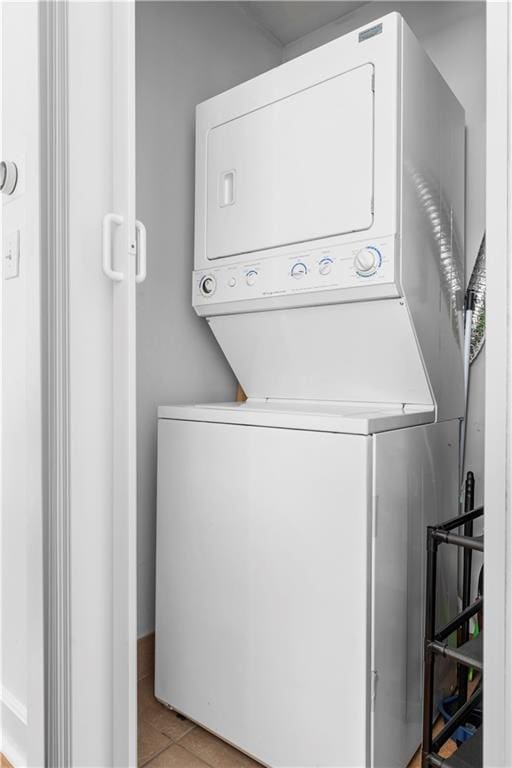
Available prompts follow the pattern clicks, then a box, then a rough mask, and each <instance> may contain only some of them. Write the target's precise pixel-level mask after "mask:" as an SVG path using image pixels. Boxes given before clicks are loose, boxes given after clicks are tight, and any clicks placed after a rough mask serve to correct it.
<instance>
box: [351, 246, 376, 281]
mask: <svg viewBox="0 0 512 768" xmlns="http://www.w3.org/2000/svg"><path fill="white" fill-rule="evenodd" d="M354 267H355V269H356V271H357V272H359V273H362V274H365V275H368V274H370V273H371V274H373V273H374V272H375V271H376V270H377V269H378V267H380V253H379V251H378V250H377V249H376V248H373V247H371V246H368V247H366V248H362V249H361V250H360V251H359V253H357V254H356V256H355V258H354Z"/></svg>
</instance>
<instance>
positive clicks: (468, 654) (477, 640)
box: [430, 633, 483, 671]
mask: <svg viewBox="0 0 512 768" xmlns="http://www.w3.org/2000/svg"><path fill="white" fill-rule="evenodd" d="M430 649H431V650H432V651H433V652H434V653H437V654H439V655H440V656H445V657H448V658H450V659H455V661H457V662H458V663H459V664H463V665H464V666H465V667H473V668H474V669H478V670H479V671H481V670H482V668H483V636H482V633H480V634H479V635H477V636H476V637H472V638H471V639H470V640H468V641H467V642H465V643H463V644H462V645H461V646H459V647H458V648H452V647H451V646H449V645H448V644H447V643H441V642H439V641H437V640H434V642H433V643H430Z"/></svg>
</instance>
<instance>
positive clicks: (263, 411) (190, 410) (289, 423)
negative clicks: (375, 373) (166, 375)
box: [158, 399, 435, 435]
mask: <svg viewBox="0 0 512 768" xmlns="http://www.w3.org/2000/svg"><path fill="white" fill-rule="evenodd" d="M158 418H160V419H179V420H180V421H204V422H213V423H217V424H243V425H248V426H255V427H280V428H282V429H303V430H309V431H314V432H339V433H344V434H353V435H370V434H373V433H374V432H387V431H389V430H392V429H403V428H404V427H412V426H416V425H418V424H429V423H431V422H433V421H434V420H435V412H434V408H433V407H430V406H417V407H416V406H411V405H407V406H402V405H400V404H393V403H390V404H386V405H383V404H381V403H357V404H354V403H338V402H329V401H323V402H322V401H305V400H258V399H249V400H247V401H246V402H244V403H211V404H206V405H161V406H160V407H159V409H158Z"/></svg>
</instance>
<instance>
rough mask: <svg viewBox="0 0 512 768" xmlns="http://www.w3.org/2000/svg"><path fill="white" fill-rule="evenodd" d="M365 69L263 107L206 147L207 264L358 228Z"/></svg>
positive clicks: (365, 148) (368, 102)
mask: <svg viewBox="0 0 512 768" xmlns="http://www.w3.org/2000/svg"><path fill="white" fill-rule="evenodd" d="M373 113H374V92H373V65H372V64H364V65H363V66H359V67H356V68H355V69H352V70H350V71H348V72H345V73H343V74H339V75H337V76H336V77H331V78H329V79H328V80H325V81H323V82H320V83H317V84H316V85H314V86H312V87H309V88H305V89H304V90H301V91H299V92H298V93H292V94H290V95H289V96H287V97H286V98H282V99H279V100H277V101H273V102H270V103H268V104H266V105H265V106H262V107H261V108H259V109H256V110H254V111H252V112H249V113H248V114H245V115H242V116H241V117H238V118H237V119H235V120H230V121H228V122H226V123H224V124H222V125H218V126H217V127H215V128H213V129H212V130H211V131H210V132H209V134H208V139H207V191H206V194H207V206H206V207H207V217H206V218H207V220H206V244H207V246H206V247H207V258H208V259H218V258H220V257H223V256H235V255H239V254H244V253H251V252H255V251H261V250H265V249H270V248H276V247H279V246H285V245H291V244H293V243H300V242H304V241H308V240H315V239H317V238H323V237H329V236H333V235H339V234H344V233H348V232H356V231H360V230H364V229H367V228H368V227H370V226H371V224H372V221H373V211H372V200H373V154H374V153H373V131H374V128H373V126H374V114H373Z"/></svg>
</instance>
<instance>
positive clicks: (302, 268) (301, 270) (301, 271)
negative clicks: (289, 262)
mask: <svg viewBox="0 0 512 768" xmlns="http://www.w3.org/2000/svg"><path fill="white" fill-rule="evenodd" d="M307 273H308V268H307V267H306V265H305V264H303V262H302V261H298V262H297V263H296V264H294V265H293V267H292V269H291V273H290V274H291V276H292V277H294V278H295V279H296V280H301V279H302V278H303V277H305V276H306V275H307Z"/></svg>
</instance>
